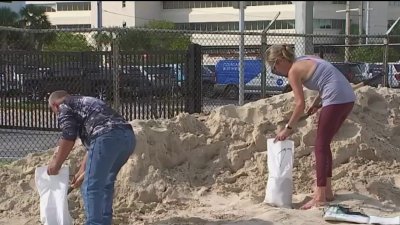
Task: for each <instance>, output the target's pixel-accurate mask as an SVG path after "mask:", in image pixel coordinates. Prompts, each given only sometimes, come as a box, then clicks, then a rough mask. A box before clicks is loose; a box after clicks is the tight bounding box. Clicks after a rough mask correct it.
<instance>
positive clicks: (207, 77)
mask: <svg viewBox="0 0 400 225" xmlns="http://www.w3.org/2000/svg"><path fill="white" fill-rule="evenodd" d="M169 66H170V67H172V68H174V70H175V74H176V77H177V81H178V86H179V87H181V88H182V84H183V82H184V81H185V77H186V76H185V65H184V64H171V65H169ZM201 79H202V94H203V96H204V97H208V98H212V97H214V96H215V90H214V85H215V83H216V75H215V72H213V71H212V70H211V69H210V65H202V66H201Z"/></svg>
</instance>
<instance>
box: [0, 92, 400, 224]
mask: <svg viewBox="0 0 400 225" xmlns="http://www.w3.org/2000/svg"><path fill="white" fill-rule="evenodd" d="M399 94H400V91H398V90H392V89H387V88H379V89H375V88H370V87H363V88H361V89H359V90H357V102H356V105H355V107H354V109H353V112H352V114H351V115H350V116H349V118H348V120H346V122H345V124H344V125H343V127H342V128H341V130H340V131H339V133H338V134H337V136H336V137H335V139H334V141H333V143H332V152H333V158H334V165H333V166H334V170H333V177H332V180H333V189H334V191H335V194H336V199H335V201H334V202H332V203H333V204H343V205H346V206H348V207H351V209H352V210H354V211H359V212H364V213H366V214H368V215H374V216H383V217H390V216H396V215H400V208H399V207H400V176H399V175H398V174H400V173H399V172H400V164H399V163H398V161H399V159H400V149H399V147H398V146H399V144H400V138H399V137H400V126H399V124H400V123H399V121H400V120H399V119H400V117H399V115H400V112H399V111H400V107H399V106H400V104H399V103H400V98H399ZM314 95H315V93H312V92H306V98H307V102H308V103H309V102H310V100H311V98H312V96H314ZM292 107H293V96H292V94H291V93H288V94H284V95H279V96H274V97H272V98H268V99H262V100H259V101H257V102H252V103H248V104H246V105H244V106H242V107H237V106H233V105H227V106H222V107H220V108H218V109H216V110H214V111H213V112H211V113H210V114H209V115H188V114H180V115H179V116H177V117H175V118H172V119H170V120H148V121H142V120H136V121H132V125H133V127H134V130H135V133H136V135H137V147H136V149H135V153H134V155H132V157H131V158H130V159H129V160H128V162H127V164H126V165H125V166H124V167H123V168H122V170H121V172H120V174H119V176H118V181H117V183H116V196H115V201H114V224H121V225H128V224H193V225H201V224H213V225H214V224H252V225H269V224H290V225H292V224H296V225H298V224H299V225H301V224H307V225H309V224H331V223H330V222H329V223H328V222H325V221H324V220H323V217H322V215H323V208H314V209H311V210H306V211H303V210H299V209H298V208H299V206H300V205H301V204H302V203H304V202H305V201H307V200H309V199H310V196H311V195H310V193H311V185H312V183H313V179H314V175H313V174H314V173H313V165H314V163H313V149H314V146H313V144H314V137H315V132H316V119H317V116H318V115H315V116H312V117H310V118H308V119H307V120H306V121H303V122H301V123H300V124H299V126H298V128H297V130H296V132H295V133H294V134H293V135H292V136H291V137H290V139H291V140H293V141H294V142H295V161H294V168H293V185H294V193H293V194H294V196H293V208H292V209H283V208H281V209H280V208H276V207H272V206H269V205H267V204H265V203H263V200H264V197H265V187H266V184H267V178H268V170H267V150H268V149H267V145H266V140H267V138H268V137H273V136H274V135H275V133H276V131H277V130H278V129H279V125H282V123H280V121H282V120H284V119H286V118H287V117H288V116H289V115H290V113H291V110H292ZM53 151H54V149H49V150H48V151H45V152H43V153H35V154H31V155H29V156H27V157H26V158H24V159H21V160H19V161H16V162H14V163H12V164H10V165H8V166H3V167H0V180H1V183H0V193H4V194H2V195H1V196H0V218H1V219H0V225H1V224H13V225H19V224H40V222H39V195H38V193H37V189H36V186H35V182H34V171H35V168H36V167H38V166H43V165H46V164H47V162H48V161H49V159H50V157H51V156H52V154H53ZM83 153H84V149H83V147H82V146H81V145H80V143H79V142H77V143H76V147H75V150H74V151H73V152H72V153H71V155H70V156H69V158H68V160H67V161H66V163H65V164H66V165H69V166H70V168H71V173H73V172H74V171H75V168H76V167H77V164H78V162H79V160H80V159H81V157H82V155H83ZM68 200H69V210H70V213H71V215H72V217H73V218H74V219H75V224H82V223H83V221H84V218H83V207H82V200H81V197H80V193H79V192H78V191H74V192H72V193H71V194H70V195H69V196H68ZM335 224H347V223H335Z"/></svg>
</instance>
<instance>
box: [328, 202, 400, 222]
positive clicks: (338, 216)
mask: <svg viewBox="0 0 400 225" xmlns="http://www.w3.org/2000/svg"><path fill="white" fill-rule="evenodd" d="M324 220H325V221H341V222H351V223H360V224H381V225H400V216H396V217H380V216H368V215H366V214H363V213H351V214H349V213H344V212H342V211H340V209H339V208H338V207H335V206H330V207H328V208H327V210H326V211H325V214H324Z"/></svg>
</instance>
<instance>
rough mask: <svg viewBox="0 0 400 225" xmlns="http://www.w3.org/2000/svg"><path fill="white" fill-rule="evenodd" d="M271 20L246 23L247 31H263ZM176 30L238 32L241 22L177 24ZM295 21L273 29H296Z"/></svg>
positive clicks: (279, 21) (279, 24)
mask: <svg viewBox="0 0 400 225" xmlns="http://www.w3.org/2000/svg"><path fill="white" fill-rule="evenodd" d="M269 23H270V21H269V20H260V21H246V22H245V28H246V30H252V31H256V30H263V29H265V28H266V27H267V26H268V24H269ZM175 27H176V29H179V30H198V31H237V30H239V22H208V23H207V22H206V23H176V24H175ZM294 28H295V21H294V20H277V21H275V23H274V24H273V25H272V27H271V29H278V30H287V29H294Z"/></svg>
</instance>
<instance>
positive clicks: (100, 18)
mask: <svg viewBox="0 0 400 225" xmlns="http://www.w3.org/2000/svg"><path fill="white" fill-rule="evenodd" d="M102 27H103V3H102V2H101V1H97V28H99V29H100V28H102Z"/></svg>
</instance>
